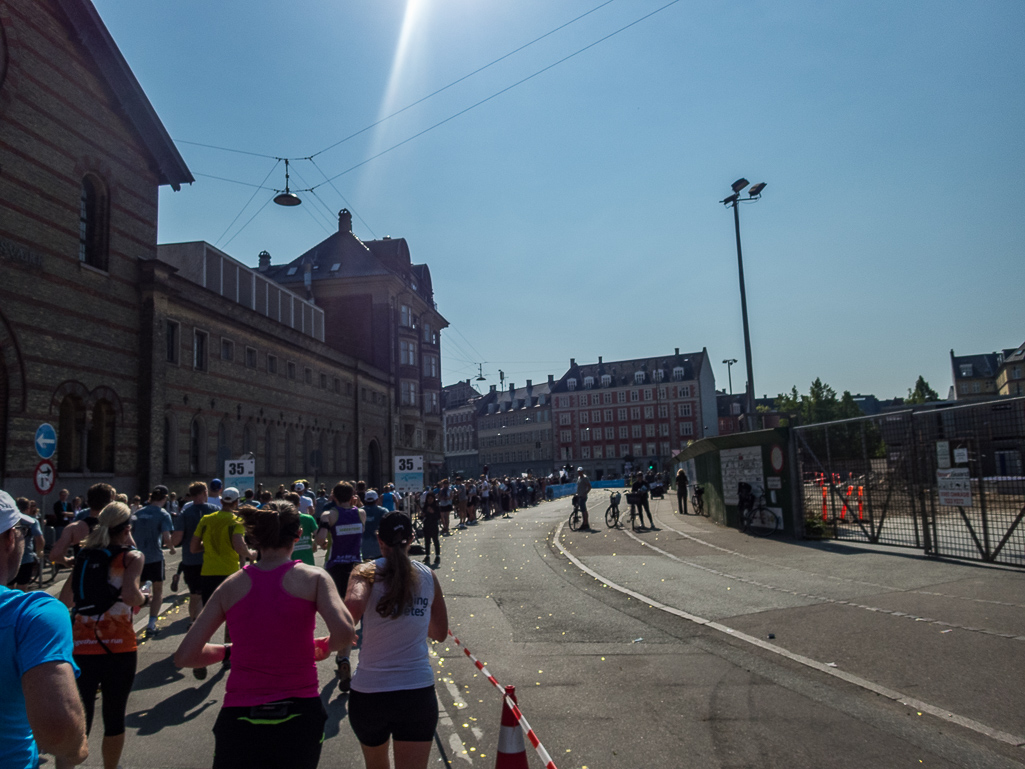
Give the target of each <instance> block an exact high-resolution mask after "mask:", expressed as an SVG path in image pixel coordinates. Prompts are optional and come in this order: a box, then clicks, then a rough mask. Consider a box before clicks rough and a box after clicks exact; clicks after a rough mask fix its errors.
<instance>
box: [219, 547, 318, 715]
mask: <svg viewBox="0 0 1025 769" xmlns="http://www.w3.org/2000/svg"><path fill="white" fill-rule="evenodd" d="M297 563H301V562H300V561H292V562H291V563H285V564H282V565H281V566H279V567H278V568H276V569H273V570H271V571H263V570H261V569H259V568H258V567H256V566H246V567H245V569H244V571H245V573H246V574H247V575H249V579H250V581H251V582H252V589H250V591H249V592H248V593H247V594H246V595H245V597H244V598H243V599H242V600H241V601H239V602H238V603H236V604H235V605H234V606H232V607H231V608H230V609H228V611H227V614H226V615H225V618H226V621H227V624H228V632H229V633H230V634H231V642H232V648H231V673H230V674H229V675H228V683H227V685H226V686H225V693H224V707H229V708H230V707H252V706H254V705H264V704H266V703H268V702H276V701H278V700H283V699H288V698H290V697H319V696H320V691H319V689H318V687H317V665H316V662H314V659H313V652H314V650H313V631H314V627H315V625H316V621H317V607H316V604H315V603H314V602H313V601H307V600H304V599H302V598H296V597H295V596H294V595H292V594H291V593H289V592H288V591H286V590H285V588H284V587H282V585H281V581H282V579H284V576H285V575H286V574H287V573H288V572H289V571H290V570H291V569H293V568H294V567H295V565H296V564H297Z"/></svg>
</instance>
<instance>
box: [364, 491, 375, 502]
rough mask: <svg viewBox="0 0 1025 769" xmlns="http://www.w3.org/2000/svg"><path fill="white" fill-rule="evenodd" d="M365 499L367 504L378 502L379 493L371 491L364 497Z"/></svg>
mask: <svg viewBox="0 0 1025 769" xmlns="http://www.w3.org/2000/svg"><path fill="white" fill-rule="evenodd" d="M363 498H364V499H365V500H366V501H367V502H376V501H377V492H376V491H373V490H370V491H368V492H367V493H366V494H364V495H363Z"/></svg>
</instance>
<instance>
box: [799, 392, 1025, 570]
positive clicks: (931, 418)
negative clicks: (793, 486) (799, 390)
mask: <svg viewBox="0 0 1025 769" xmlns="http://www.w3.org/2000/svg"><path fill="white" fill-rule="evenodd" d="M794 437H795V440H796V442H797V455H798V464H799V470H800V473H801V483H802V493H801V495H800V498H801V502H802V507H803V514H804V517H805V520H806V522H807V526H806V528H808V529H811V528H813V527H817V528H821V529H822V530H824V532H825V535H826V536H832V537H835V538H836V539H840V540H854V541H862V542H871V543H874V544H882V545H894V546H898V547H913V548H919V549H922V550H924V551H925V552H926V553H929V554H931V555H943V556H951V557H955V558H969V559H976V560H982V561H990V562H997V563H1004V564H1010V565H1014V566H1025V522H1023V517H1025V474H1023V468H1022V456H1023V454H1025V398H1006V399H1001V400H997V401H987V402H984V403H972V404H965V405H957V406H946V405H942V406H940V405H937V407H935V408H929V409H922V410H911V409H908V410H906V411H896V412H890V413H886V414H880V415H876V416H871V417H862V418H858V419H848V420H843V421H838V422H826V423H822V424H815V425H807V426H803V427H797V428H795V429H794Z"/></svg>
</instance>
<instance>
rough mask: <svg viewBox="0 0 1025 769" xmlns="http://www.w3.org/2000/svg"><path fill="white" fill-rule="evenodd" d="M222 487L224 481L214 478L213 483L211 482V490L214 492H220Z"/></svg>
mask: <svg viewBox="0 0 1025 769" xmlns="http://www.w3.org/2000/svg"><path fill="white" fill-rule="evenodd" d="M222 486H224V481H222V480H221V479H220V478H214V479H213V480H212V481H210V489H211V490H212V491H220V490H221V487H222Z"/></svg>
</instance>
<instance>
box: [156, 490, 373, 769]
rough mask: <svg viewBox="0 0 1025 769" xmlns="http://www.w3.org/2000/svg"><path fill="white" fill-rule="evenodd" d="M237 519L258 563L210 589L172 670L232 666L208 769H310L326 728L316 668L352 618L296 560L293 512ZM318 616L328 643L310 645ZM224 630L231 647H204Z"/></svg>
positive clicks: (280, 506)
mask: <svg viewBox="0 0 1025 769" xmlns="http://www.w3.org/2000/svg"><path fill="white" fill-rule="evenodd" d="M227 493H228V490H226V491H225V496H227ZM242 515H243V517H244V519H245V529H246V533H247V534H248V535H249V536H250V537H251V538H252V539H253V540H254V541H255V544H256V547H257V548H258V549H259V551H260V562H259V563H258V564H251V565H249V566H246V567H245V568H244V569H243V570H242V571H240V572H238V573H236V574H234V575H232V576H231V577H229V578H228V579H227V580H226V581H225V582H224V583H223V584H222V585H221V586H220V587H219V588H218V589H217V592H216V593H214V596H213V598H212V599H211V601H210V603H209V604H208V605H207V607H206V610H205V611H204V612H203V614H202V615H201V616H200V618H199V619H198V620H197V621H196V624H195V625H193V626H192V629H191V630H189V632H188V633H187V634H186V636H185V638H184V639H183V640H182V642H181V645H180V646H179V647H178V651H177V652H176V653H175V655H174V660H175V664H176V665H178V666H179V667H198V668H205V667H206V666H207V665H213V664H216V663H217V662H221V663H226V662H228V660H229V659H230V658H231V657H232V656H234V657H235V661H236V663H237V664H235V665H234V666H233V667H232V669H231V673H229V675H228V681H227V684H226V686H225V693H224V705H223V707H222V708H221V712H220V713H219V714H218V716H217V722H216V723H215V724H214V728H213V732H214V740H215V747H214V757H213V769H263V768H264V767H266V768H267V769H280V768H281V767H288V768H289V769H314V768H315V767H316V766H317V764H318V763H319V761H320V752H321V746H322V744H323V741H324V723H325V722H326V720H327V713H326V711H325V710H324V705H323V703H322V701H321V699H320V690H319V687H318V685H317V665H316V660H317V659H318V658H322V655H323V656H326V655H327V654H328V653H330V651H332V650H334V651H338V652H341V651H342V650H344V649H348V648H349V647H350V646H351V645H352V640H353V638H354V636H355V633H354V632H353V622H352V617H350V616H349V613H348V611H346V609H345V606H344V604H343V603H342V601H341V598H340V596H339V595H338V592H337V591H336V590H335V587H334V584H333V583H332V581H331V580H330V579H329V578H328V575H326V574H324V572H323V571H322V570H320V569H317V568H312V567H310V566H307V565H305V564H302V563H298V562H297V561H295V560H294V558H293V552H292V548H293V545H294V544H295V541H296V540H297V539H298V538H299V536H300V534H301V527H300V521H299V515H298V513H297V511H296V509H295V507H294V506H293V505H292V504H291V503H289V502H282V501H277V502H271V503H269V504H268V505H267V507H265V508H261V509H259V510H257V509H256V508H252V507H247V508H244V509H243V510H242ZM317 614H320V615H321V617H323V618H324V621H325V622H326V624H327V628H328V631H329V632H330V634H331V635H330V637H329V638H326V639H314V637H313V633H314V628H315V627H316V615H317ZM224 622H226V623H227V624H226V630H228V631H230V633H231V637H232V638H233V639H234V643H232V644H225V645H220V644H210V643H208V642H209V640H210V638H211V637H212V636H213V634H214V633H215V632H216V631H217V628H218V627H220V625H221V623H224ZM318 647H319V648H318Z"/></svg>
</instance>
